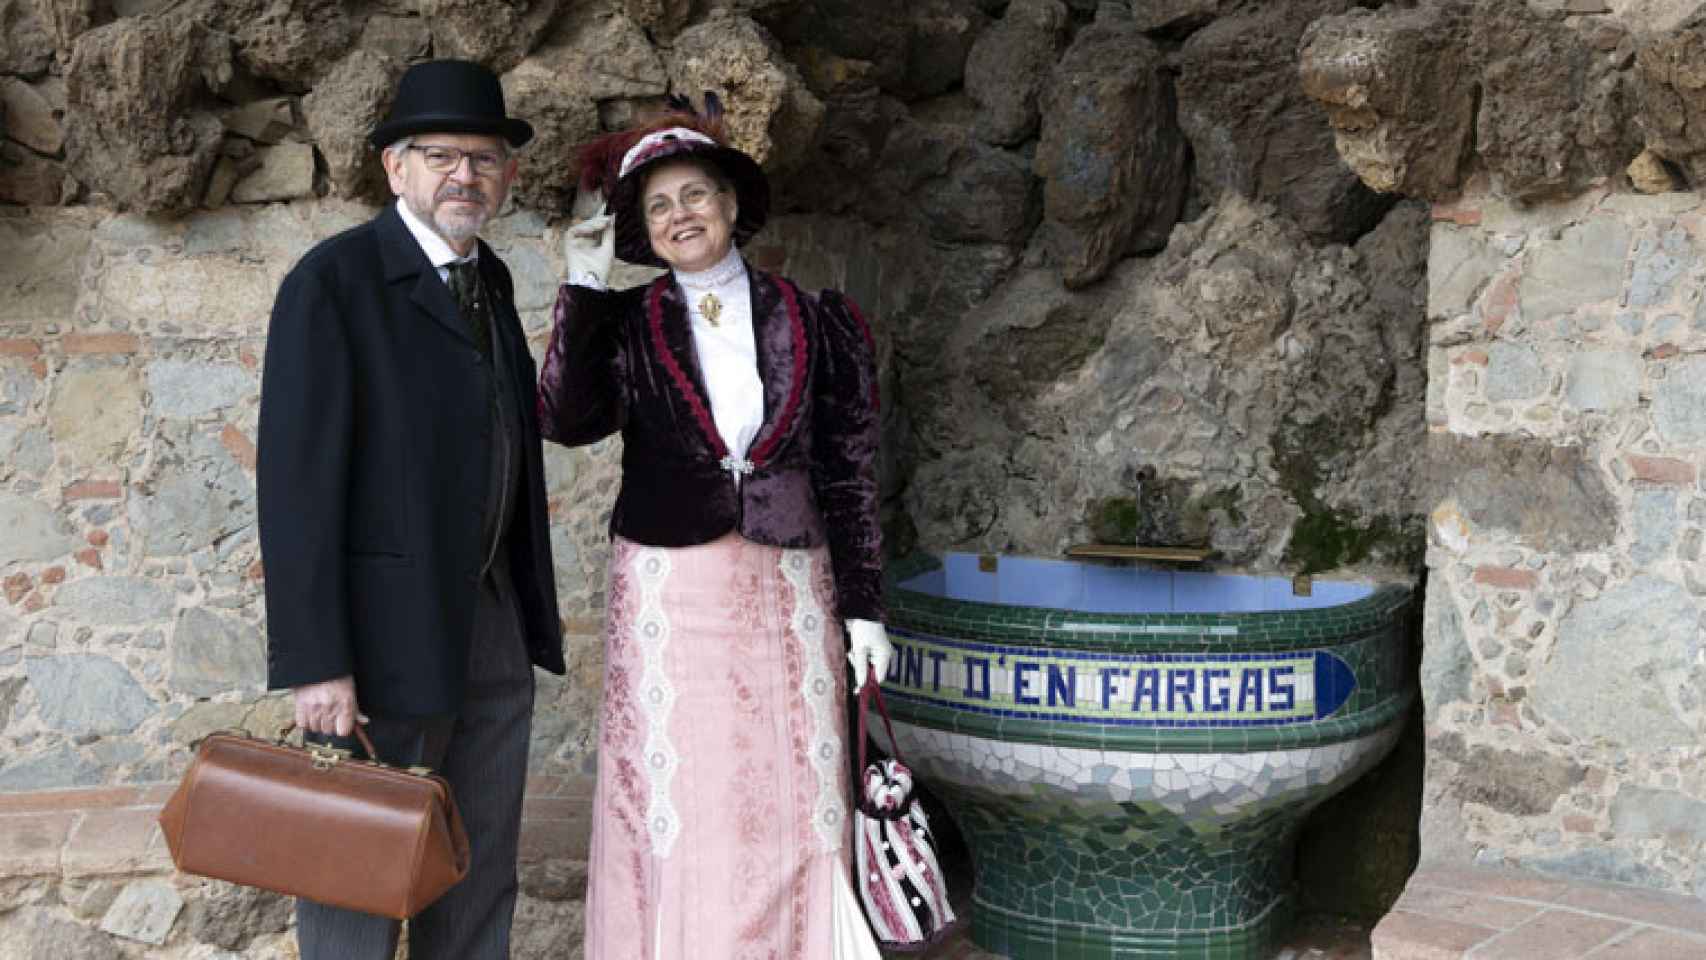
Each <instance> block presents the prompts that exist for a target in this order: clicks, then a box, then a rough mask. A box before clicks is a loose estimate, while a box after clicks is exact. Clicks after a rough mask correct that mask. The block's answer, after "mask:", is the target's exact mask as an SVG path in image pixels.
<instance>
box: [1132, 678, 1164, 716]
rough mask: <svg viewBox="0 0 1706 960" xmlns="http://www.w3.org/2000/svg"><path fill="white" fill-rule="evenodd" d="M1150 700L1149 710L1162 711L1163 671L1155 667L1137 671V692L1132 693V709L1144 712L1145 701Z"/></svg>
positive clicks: (1153, 711) (1151, 711) (1152, 711)
mask: <svg viewBox="0 0 1706 960" xmlns="http://www.w3.org/2000/svg"><path fill="white" fill-rule="evenodd" d="M1145 699H1147V700H1148V701H1149V712H1150V713H1160V712H1161V671H1159V670H1156V669H1154V668H1153V667H1151V668H1149V669H1146V670H1139V671H1137V692H1136V693H1134V694H1132V698H1131V709H1132V711H1133V712H1142V710H1143V701H1144V700H1145Z"/></svg>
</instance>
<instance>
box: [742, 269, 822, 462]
mask: <svg viewBox="0 0 1706 960" xmlns="http://www.w3.org/2000/svg"><path fill="white" fill-rule="evenodd" d="M747 272H748V276H749V277H750V278H751V282H752V294H751V296H752V337H753V341H754V342H755V343H756V345H757V347H758V377H759V380H761V381H762V382H763V384H764V425H763V426H762V427H760V428H759V430H758V435H757V436H756V437H754V438H753V439H752V449H751V450H750V451H748V453H747V458H748V459H749V460H752V461H753V462H754V463H764V462H765V461H766V460H768V459H769V458H770V456H771V455H772V454H773V453H775V452H776V451H777V450H778V449H780V447H781V445H782V443H783V441H785V440H786V439H787V436H788V434H789V432H790V431H791V430H792V429H793V421H794V418H795V416H796V415H797V413H798V411H799V406H800V395H801V393H802V392H803V390H804V388H805V372H806V365H807V360H808V357H807V356H806V354H807V352H808V351H807V347H806V335H805V325H804V322H803V321H802V320H801V318H800V303H799V291H798V290H796V289H795V288H794V286H793V284H791V283H789V282H788V281H786V280H778V279H777V278H776V277H773V276H771V275H770V274H768V273H760V272H759V271H757V270H753V269H752V268H751V267H750V266H748V267H747Z"/></svg>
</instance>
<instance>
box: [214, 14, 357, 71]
mask: <svg viewBox="0 0 1706 960" xmlns="http://www.w3.org/2000/svg"><path fill="white" fill-rule="evenodd" d="M218 3H219V8H218V9H219V14H218V15H219V16H220V18H221V22H223V23H224V25H225V26H226V29H228V30H230V31H231V33H232V34H233V36H235V37H236V40H237V55H238V59H239V60H240V61H241V62H242V64H243V66H245V67H247V68H248V70H249V72H250V73H251V74H253V75H254V76H256V77H260V78H263V79H267V80H272V81H274V82H275V83H278V84H279V85H280V86H282V87H284V88H285V89H286V90H291V91H298V92H300V91H303V90H307V89H309V88H310V87H312V86H313V85H314V83H315V82H316V81H317V80H318V79H319V77H320V74H321V73H323V72H324V71H325V69H326V65H327V64H329V63H336V62H337V61H338V59H339V58H340V57H342V56H343V54H344V51H345V50H347V49H349V46H350V44H351V43H353V42H354V41H355V39H356V35H357V30H358V27H359V24H358V23H356V22H355V21H352V20H351V19H350V17H349V16H348V15H347V14H346V13H345V11H344V7H345V5H344V4H341V3H338V2H337V0H218Z"/></svg>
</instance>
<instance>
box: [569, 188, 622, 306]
mask: <svg viewBox="0 0 1706 960" xmlns="http://www.w3.org/2000/svg"><path fill="white" fill-rule="evenodd" d="M614 220H615V218H614V217H612V216H611V215H610V214H609V213H606V212H605V209H604V204H602V203H601V204H599V205H598V210H597V211H596V212H595V213H594V214H593V215H592V216H590V217H587V218H586V219H585V220H581V221H580V222H578V223H574V224H571V225H570V226H569V229H568V230H567V231H565V232H564V234H563V259H564V260H565V261H566V262H567V264H568V281H569V282H570V283H573V284H577V285H579V286H583V287H594V288H596V289H599V290H603V289H605V288H607V287H608V286H609V285H610V268H611V267H612V266H614V265H615V263H616V228H615V227H614V226H613V222H614Z"/></svg>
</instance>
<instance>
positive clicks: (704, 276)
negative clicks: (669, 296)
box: [675, 244, 746, 293]
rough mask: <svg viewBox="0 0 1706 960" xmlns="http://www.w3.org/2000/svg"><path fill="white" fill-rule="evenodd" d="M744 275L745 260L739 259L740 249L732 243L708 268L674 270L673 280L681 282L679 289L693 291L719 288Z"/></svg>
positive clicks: (701, 291)
mask: <svg viewBox="0 0 1706 960" xmlns="http://www.w3.org/2000/svg"><path fill="white" fill-rule="evenodd" d="M745 275H746V261H745V260H742V259H741V256H740V251H739V250H737V249H735V246H734V244H730V245H729V252H728V253H725V254H723V259H721V260H719V261H717V262H716V264H715V265H714V266H712V267H710V268H708V269H705V270H700V271H698V272H692V271H688V270H677V271H675V281H676V282H677V283H679V284H681V289H683V290H690V291H693V292H694V293H703V292H705V291H707V290H721V289H724V288H726V287H728V286H730V285H732V284H733V283H735V282H736V281H738V280H740V279H742V278H743V277H744V276H745Z"/></svg>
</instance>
